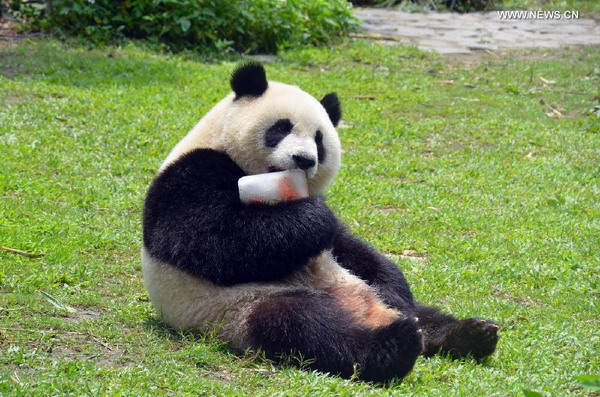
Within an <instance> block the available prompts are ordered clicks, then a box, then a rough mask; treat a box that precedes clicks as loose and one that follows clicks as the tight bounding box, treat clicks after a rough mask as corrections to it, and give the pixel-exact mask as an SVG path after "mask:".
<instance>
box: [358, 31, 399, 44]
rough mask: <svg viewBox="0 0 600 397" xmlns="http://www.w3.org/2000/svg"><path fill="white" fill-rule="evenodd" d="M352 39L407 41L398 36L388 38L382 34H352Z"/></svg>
mask: <svg viewBox="0 0 600 397" xmlns="http://www.w3.org/2000/svg"><path fill="white" fill-rule="evenodd" d="M350 37H354V38H358V39H371V40H389V41H399V42H406V40H405V39H403V38H400V37H396V36H386V35H383V34H380V33H350Z"/></svg>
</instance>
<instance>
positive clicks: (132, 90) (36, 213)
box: [0, 39, 600, 396]
mask: <svg viewBox="0 0 600 397" xmlns="http://www.w3.org/2000/svg"><path fill="white" fill-rule="evenodd" d="M234 65H235V60H231V61H213V62H201V61H199V60H194V59H193V58H192V57H190V56H183V55H180V56H169V55H162V54H160V53H157V52H154V51H153V50H150V49H144V48H142V47H140V46H139V45H136V44H124V45H123V46H122V47H118V48H117V47H109V48H104V49H98V48H93V49H89V48H85V47H82V46H79V45H78V44H70V45H64V44H60V43H58V42H55V41H52V40H48V39H39V40H33V41H29V40H25V41H21V42H19V43H14V42H8V41H4V42H0V105H1V106H0V153H2V167H1V169H0V245H1V246H4V247H10V248H13V249H18V250H22V251H25V252H27V253H31V254H40V255H41V256H35V257H27V256H23V255H20V254H15V253H11V252H0V264H1V265H0V395H42V394H43V395H46V394H63V393H65V394H66V393H76V394H83V393H86V394H93V395H156V394H160V393H164V394H177V395H198V394H207V395H232V396H237V395H306V396H317V395H318V396H322V395H323V396H324V395H332V396H334V395H348V396H350V395H382V394H387V393H389V394H398V395H420V396H424V395H427V396H452V395H473V396H483V395H486V396H506V395H522V390H523V389H527V390H535V391H539V392H542V393H544V395H556V396H558V395H560V396H564V395H582V394H585V393H586V392H585V390H584V389H582V388H581V387H580V386H578V383H579V381H578V380H577V379H576V378H577V377H578V376H581V375H585V374H598V373H599V372H600V365H599V359H598V357H599V352H600V336H599V333H598V329H599V322H600V321H599V307H598V306H599V300H598V292H599V291H598V289H599V288H598V272H599V263H600V254H599V253H600V239H599V236H600V201H599V197H600V168H599V164H600V110H599V108H598V107H597V106H598V105H600V102H599V98H600V88H599V87H600V51H599V49H598V48H587V49H586V48H573V49H563V50H558V51H557V50H545V51H543V52H542V51H515V52H507V53H493V54H492V53H489V54H479V55H477V56H469V57H461V58H445V57H439V56H435V55H432V54H428V53H424V52H420V51H417V50H415V49H411V48H406V47H401V46H384V45H380V44H376V43H373V42H364V41H357V42H346V43H342V44H340V45H339V46H336V47H333V48H323V49H304V50H298V51H289V52H285V53H283V54H281V56H280V57H279V58H278V60H277V61H276V62H275V63H273V64H269V65H267V71H268V73H269V75H270V77H271V78H272V79H273V80H280V81H285V82H288V83H293V84H297V85H299V86H301V87H302V88H304V89H305V90H306V91H308V92H310V93H313V94H314V95H315V96H319V97H320V96H322V95H323V94H325V93H327V92H330V91H337V92H338V94H339V95H340V98H341V100H342V104H343V107H344V120H343V123H342V125H341V127H340V128H339V133H340V137H341V141H342V145H343V147H344V159H343V166H342V169H341V171H340V174H339V176H338V178H337V180H336V182H335V183H334V185H333V186H332V187H331V188H330V190H329V192H328V201H329V203H330V206H331V207H332V208H333V209H334V210H335V212H336V213H337V214H339V216H340V218H341V219H343V220H344V221H345V222H346V223H347V224H348V225H349V226H350V227H351V228H352V230H353V231H354V232H356V233H357V234H359V235H360V236H361V237H363V238H364V239H366V240H368V241H370V242H371V243H372V244H373V245H374V246H375V247H377V248H378V249H380V250H381V251H383V252H385V253H387V254H388V255H389V256H390V257H391V258H393V260H395V261H396V262H397V263H398V265H399V266H400V267H401V268H402V269H403V270H404V272H405V274H406V276H407V278H408V280H409V282H410V283H411V284H412V287H413V290H414V292H415V295H416V296H417V297H418V299H420V300H421V301H423V302H425V303H428V304H433V305H437V306H439V307H441V308H443V309H445V310H447V311H450V312H452V313H455V314H457V315H459V316H461V317H462V316H481V317H485V318H490V319H495V320H497V321H498V322H499V323H500V324H502V327H503V328H502V330H501V339H500V342H499V345H498V350H497V352H496V353H495V354H494V355H493V356H492V357H491V358H490V359H488V360H486V361H485V362H483V363H476V362H474V361H472V360H463V361H452V360H450V359H448V358H445V357H435V358H432V359H419V360H418V362H417V364H416V366H415V369H414V371H413V372H412V373H411V374H410V375H409V376H408V377H407V378H406V379H405V380H404V381H402V382H394V383H392V384H390V385H387V386H381V385H372V384H367V383H360V382H353V381H346V380H342V379H339V378H336V377H331V376H326V375H323V374H318V373H311V372H305V371H300V370H297V369H294V368H282V367H273V366H272V365H271V364H270V363H268V362H266V361H265V360H262V359H260V357H256V356H252V355H246V356H238V355H235V354H234V353H232V352H231V351H230V350H229V349H228V347H227V346H226V345H224V344H223V343H220V342H219V341H218V340H217V339H216V338H215V337H214V336H212V335H192V334H178V333H175V332H172V331H170V330H169V329H168V328H167V327H165V326H164V324H163V323H161V321H160V319H159V318H157V316H156V315H155V313H154V311H153V308H152V305H151V303H150V302H149V301H148V297H147V294H146V292H145V290H144V287H143V285H142V282H141V266H140V246H141V211H142V206H143V200H144V194H145V191H146V187H147V186H148V184H149V182H150V181H151V179H152V178H153V176H154V174H155V172H156V170H157V168H158V166H159V165H160V163H161V162H162V160H163V159H164V158H165V157H166V155H167V154H168V152H169V151H170V149H171V148H172V147H173V146H174V145H175V143H176V142H177V141H178V140H179V139H180V138H181V137H182V136H183V135H184V134H185V133H186V132H187V130H189V129H190V128H191V127H192V126H193V125H194V123H195V122H196V121H197V120H198V119H199V118H200V117H201V116H202V115H203V114H204V113H205V112H206V111H207V110H208V109H210V108H211V107H212V106H213V105H214V104H215V103H216V102H217V101H218V100H219V99H220V98H221V97H223V96H224V95H225V94H226V93H227V92H228V89H229V88H228V82H227V81H228V77H229V74H230V72H231V70H232V68H233V67H234ZM595 106H596V108H595V109H596V110H595V113H594V111H593V110H594V107H595Z"/></svg>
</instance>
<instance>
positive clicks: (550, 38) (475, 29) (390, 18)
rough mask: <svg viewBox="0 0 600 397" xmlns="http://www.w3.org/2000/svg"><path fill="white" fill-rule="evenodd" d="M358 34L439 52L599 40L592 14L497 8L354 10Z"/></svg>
mask: <svg viewBox="0 0 600 397" xmlns="http://www.w3.org/2000/svg"><path fill="white" fill-rule="evenodd" d="M354 15H355V16H356V17H358V18H360V19H362V21H363V30H364V32H363V34H362V35H358V36H366V37H369V38H373V39H380V40H388V41H390V42H394V41H397V42H402V43H406V44H409V45H414V46H416V47H418V48H420V49H424V50H433V51H437V52H439V53H441V54H468V53H471V52H472V51H473V50H497V49H499V48H558V47H561V46H569V45H600V23H598V22H597V21H595V20H593V19H585V18H582V17H580V18H579V19H566V18H564V16H563V18H562V19H500V16H499V14H498V12H497V11H493V12H477V13H469V14H456V13H437V12H432V13H427V14H423V13H408V12H402V11H396V10H392V9H385V8H378V9H370V8H364V9H356V10H355V11H354Z"/></svg>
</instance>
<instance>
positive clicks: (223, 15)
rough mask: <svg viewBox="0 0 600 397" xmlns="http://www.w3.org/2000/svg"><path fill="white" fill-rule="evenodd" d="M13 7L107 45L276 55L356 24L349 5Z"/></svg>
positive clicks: (314, 0) (221, 2)
mask: <svg viewBox="0 0 600 397" xmlns="http://www.w3.org/2000/svg"><path fill="white" fill-rule="evenodd" d="M51 4H52V7H51V8H50V7H48V6H46V5H45V3H44V4H43V5H40V4H36V3H23V2H21V1H16V2H13V10H14V12H15V14H16V15H17V16H19V17H20V18H21V19H22V20H25V21H26V22H28V24H29V26H30V27H31V28H36V29H45V30H47V31H59V32H63V33H69V34H74V35H78V36H83V37H86V38H89V39H92V40H93V41H96V42H107V41H110V40H113V39H115V38H122V37H129V38H145V39H150V40H153V41H158V42H161V43H165V44H167V45H168V46H169V47H170V48H172V49H175V50H182V49H194V50H199V51H202V52H227V51H232V50H235V51H238V52H242V53H257V52H269V53H272V52H276V51H277V50H278V49H281V48H289V47H295V46H299V45H316V44H323V43H329V42H331V41H333V40H334V39H336V38H338V37H340V36H342V35H344V34H346V33H347V32H349V31H351V30H353V29H354V28H355V27H356V26H357V23H358V22H357V20H356V19H355V18H354V17H353V16H352V9H351V6H350V5H349V3H347V2H346V1H345V0H287V1H281V0H235V1H227V0H140V1H130V0H118V1H115V0H95V1H88V0H53V1H52V3H51Z"/></svg>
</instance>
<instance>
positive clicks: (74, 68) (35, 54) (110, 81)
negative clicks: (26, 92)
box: [0, 39, 214, 88]
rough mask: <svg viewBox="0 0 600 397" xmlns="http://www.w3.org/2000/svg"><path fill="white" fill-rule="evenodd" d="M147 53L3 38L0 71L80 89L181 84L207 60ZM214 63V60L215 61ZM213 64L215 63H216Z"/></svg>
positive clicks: (10, 76) (11, 76) (17, 77)
mask: <svg viewBox="0 0 600 397" xmlns="http://www.w3.org/2000/svg"><path fill="white" fill-rule="evenodd" d="M165 57H167V58H168V55H165V56H164V57H156V58H152V57H148V56H147V53H146V54H145V55H142V48H137V47H135V45H126V46H125V47H124V48H120V47H107V48H89V47H87V48H86V47H84V46H83V45H81V44H77V43H71V42H67V43H60V42H58V41H47V39H45V41H40V42H34V43H33V45H32V43H31V42H30V41H28V42H26V43H23V44H18V43H3V42H0V75H2V76H4V77H5V78H7V79H11V80H12V79H14V80H21V79H23V78H25V79H36V80H41V81H45V82H48V83H51V84H59V85H63V86H70V87H77V88H98V87H104V86H110V87H115V86H117V87H118V86H132V85H135V86H145V85H156V84H159V85H161V86H164V85H183V84H185V83H186V81H188V80H189V78H190V76H193V75H194V70H195V68H197V67H208V66H209V62H210V61H204V63H202V62H200V61H198V62H191V61H184V59H183V57H173V58H172V59H167V61H166V62H165ZM211 63H214V62H211ZM212 66H213V67H214V65H212Z"/></svg>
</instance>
